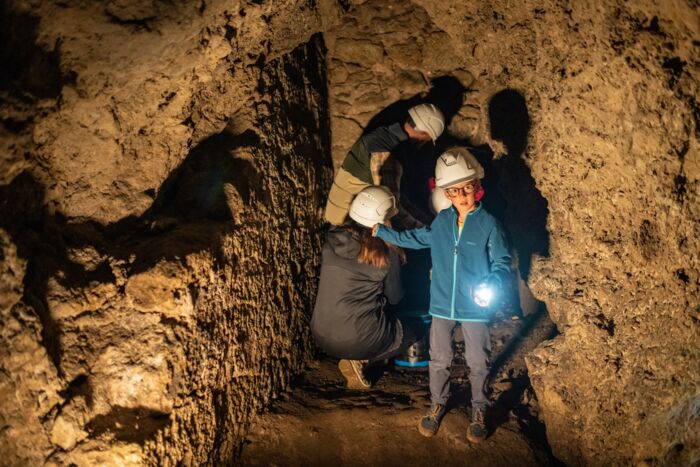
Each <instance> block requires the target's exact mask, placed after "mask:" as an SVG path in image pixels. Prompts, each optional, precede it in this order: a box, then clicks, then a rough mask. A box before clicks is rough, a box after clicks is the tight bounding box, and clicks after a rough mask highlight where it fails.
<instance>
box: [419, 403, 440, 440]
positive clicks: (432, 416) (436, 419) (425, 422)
mask: <svg viewBox="0 0 700 467" xmlns="http://www.w3.org/2000/svg"><path fill="white" fill-rule="evenodd" d="M444 416H445V406H444V405H443V404H432V405H431V406H430V412H428V414H427V415H425V416H424V417H423V418H421V419H420V423H418V432H419V433H420V434H422V435H423V436H425V437H426V438H430V437H431V436H435V433H437V431H438V428H440V422H441V421H442V417H444Z"/></svg>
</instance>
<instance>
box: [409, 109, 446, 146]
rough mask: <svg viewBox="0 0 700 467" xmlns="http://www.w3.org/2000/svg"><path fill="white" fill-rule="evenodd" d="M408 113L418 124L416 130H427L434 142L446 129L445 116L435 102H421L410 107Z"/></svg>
mask: <svg viewBox="0 0 700 467" xmlns="http://www.w3.org/2000/svg"><path fill="white" fill-rule="evenodd" d="M408 115H410V116H411V119H413V123H415V124H416V130H418V131H425V132H426V133H428V134H429V135H430V138H431V139H432V140H433V143H434V142H435V140H436V139H438V137H439V136H440V135H441V134H442V132H443V131H444V130H445V117H444V116H443V115H442V112H441V111H440V109H438V108H437V107H435V106H434V105H433V104H419V105H417V106H415V107H411V108H410V109H408Z"/></svg>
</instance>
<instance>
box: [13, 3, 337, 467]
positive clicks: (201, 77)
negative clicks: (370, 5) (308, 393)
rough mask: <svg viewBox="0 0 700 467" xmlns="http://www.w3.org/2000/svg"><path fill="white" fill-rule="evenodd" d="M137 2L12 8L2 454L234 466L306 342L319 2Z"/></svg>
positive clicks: (322, 168) (321, 174)
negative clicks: (15, 52) (258, 414)
mask: <svg viewBox="0 0 700 467" xmlns="http://www.w3.org/2000/svg"><path fill="white" fill-rule="evenodd" d="M135 4H136V2H123V1H114V2H106V3H104V4H95V3H90V2H88V3H84V2H82V3H78V2H76V3H75V4H73V3H71V2H57V3H56V4H54V3H48V2H44V3H41V4H38V3H37V4H36V5H34V6H32V5H17V4H3V6H2V9H3V16H2V22H3V24H14V22H17V21H19V23H17V24H19V25H24V26H25V27H29V26H32V27H34V29H31V28H30V30H29V31H24V32H22V34H20V32H18V31H17V29H18V28H19V26H15V27H14V28H11V31H10V32H7V31H6V30H4V31H3V32H2V34H7V35H8V36H11V37H14V36H13V34H15V35H17V37H19V39H16V42H17V44H18V45H21V46H22V47H23V48H24V49H23V50H24V51H23V52H22V53H20V54H19V55H20V57H19V58H17V59H13V60H14V61H11V64H12V65H13V66H14V67H15V69H14V70H13V73H12V74H5V73H4V72H3V74H2V76H0V78H2V80H0V84H2V86H1V89H0V91H2V92H1V94H2V99H3V100H2V102H3V105H2V110H3V113H2V119H3V120H2V123H3V125H2V129H3V130H2V131H3V132H4V133H3V146H2V148H3V149H4V151H3V154H2V158H1V159H0V160H1V161H2V164H3V171H2V173H3V179H2V185H0V246H1V247H2V256H1V258H2V262H1V265H2V267H1V268H0V274H1V275H2V278H1V279H2V280H0V284H2V285H0V311H1V313H2V314H1V315H0V320H1V322H2V333H1V334H0V340H1V342H0V344H1V346H0V347H2V351H1V352H0V353H1V355H0V368H1V369H2V371H0V391H1V393H2V397H1V398H0V424H1V426H2V430H1V433H0V454H1V455H2V456H3V461H2V463H3V465H40V464H43V463H46V464H48V465H115V466H117V465H118V466H123V465H143V464H158V465H176V464H177V465H203V464H216V465H221V464H226V463H228V462H230V461H231V459H232V457H233V456H235V453H236V450H237V449H238V445H239V443H240V440H241V439H242V434H243V433H245V431H246V427H247V425H248V423H249V421H250V419H251V417H252V416H253V415H254V413H255V411H256V410H258V409H259V408H260V407H261V406H262V405H263V404H265V403H266V401H268V400H269V398H270V397H273V396H274V395H275V394H276V393H277V392H278V391H279V390H280V389H281V388H283V387H285V386H286V384H287V383H288V381H289V379H290V378H291V377H292V376H293V375H294V374H296V373H298V372H299V371H300V369H301V368H302V367H303V365H304V363H305V361H306V360H307V359H308V356H309V353H310V350H311V340H310V336H309V332H308V326H307V321H308V315H309V310H310V309H311V304H312V300H313V297H314V290H315V287H316V283H317V276H316V271H317V259H318V254H319V250H320V236H319V227H320V222H319V215H318V212H319V208H320V207H321V206H322V205H323V199H322V198H323V194H324V192H325V191H326V190H327V187H328V184H329V182H330V174H331V172H330V165H331V163H330V141H329V134H330V128H329V116H328V114H327V107H326V102H327V94H326V93H327V91H326V75H325V68H326V67H325V47H324V45H323V40H322V38H321V37H320V36H313V37H312V33H313V32H314V31H315V30H318V29H319V28H320V27H321V15H320V13H319V11H321V10H322V9H323V8H325V7H318V8H312V7H311V6H309V5H304V4H297V3H294V2H290V3H288V4H279V5H276V6H275V8H274V9H273V8H272V7H271V6H270V5H256V4H250V5H247V4H241V5H236V6H235V8H233V6H229V7H228V8H226V5H225V4H224V2H221V3H220V4H216V3H214V4H212V3H204V2H202V3H198V4H197V5H194V4H193V3H192V4H190V3H187V4H185V5H181V6H177V7H176V6H173V5H169V6H167V7H165V6H164V4H162V3H160V2H152V3H143V2H138V6H137V7H134V5H135ZM332 7H333V6H332V5H329V6H328V8H331V10H332ZM229 9H230V12H229ZM324 17H326V18H332V17H333V15H332V11H330V13H329V12H327V13H325V14H324ZM292 22H293V24H294V27H292V24H291V23H292ZM27 25H29V26H27ZM297 26H298V28H297ZM36 37H38V39H37V43H36V44H37V45H36V46H35V45H34V39H35V38H36ZM21 39H25V40H27V41H28V42H23V41H22V40H21ZM12 44H14V42H11V44H10V45H12ZM299 44H301V45H299ZM0 49H2V54H3V55H2V56H3V58H8V57H11V56H12V53H11V52H10V51H8V50H7V47H5V45H3V46H2V47H0ZM242 51H245V52H242ZM47 56H48V57H50V58H51V60H48V59H46V60H44V61H42V58H45V57H47ZM8 60H9V58H8ZM36 63H39V65H42V64H43V65H42V66H43V68H42V66H38V65H36ZM46 63H48V65H51V66H53V68H51V70H52V71H54V72H55V73H54V75H50V76H49V75H48V74H47V75H46V76H44V78H46V79H47V80H48V81H50V80H51V79H54V78H55V80H56V82H55V83H54V82H50V83H49V84H52V83H53V84H52V85H53V87H51V86H49V85H48V84H46V83H43V82H42V81H41V78H40V77H36V74H37V72H41V71H46V69H47V67H48V65H46ZM44 65H45V66H44ZM49 68H50V67H49ZM27 77H34V78H35V79H36V80H38V81H39V85H34V84H33V83H31V82H25V81H26V80H25V81H23V80H22V79H20V78H27ZM41 86H43V87H44V88H47V89H49V90H50V91H51V93H48V91H47V92H44V90H45V89H44V88H42V87H41ZM20 104H21V105H20ZM5 136H7V139H5ZM5 168H7V170H5Z"/></svg>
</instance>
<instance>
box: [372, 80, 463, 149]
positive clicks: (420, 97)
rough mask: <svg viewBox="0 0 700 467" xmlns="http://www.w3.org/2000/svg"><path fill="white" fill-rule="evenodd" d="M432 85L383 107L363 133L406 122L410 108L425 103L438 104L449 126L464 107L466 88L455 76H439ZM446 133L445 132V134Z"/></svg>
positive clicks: (432, 81) (431, 82)
mask: <svg viewBox="0 0 700 467" xmlns="http://www.w3.org/2000/svg"><path fill="white" fill-rule="evenodd" d="M430 85H431V87H430V90H428V92H427V93H421V94H416V95H415V96H412V97H409V98H408V99H401V100H399V101H396V102H394V103H393V104H390V105H388V106H387V107H385V108H384V109H382V110H381V111H380V112H379V113H377V114H376V115H375V116H374V117H372V119H371V120H370V121H369V123H367V126H366V127H365V129H364V131H363V134H365V133H367V132H369V131H372V130H374V129H375V128H377V127H380V126H382V125H390V124H392V123H396V122H399V123H403V122H405V121H406V119H407V118H408V109H410V108H411V107H413V106H415V105H418V104H423V103H429V104H434V105H435V106H437V107H438V108H439V109H440V110H441V111H442V113H443V115H444V116H445V128H447V127H449V126H450V122H452V119H453V118H454V116H455V115H456V114H457V112H458V111H459V109H460V108H461V107H462V103H463V102H464V91H466V88H465V87H464V85H463V84H462V83H461V82H460V81H459V80H458V79H457V78H455V77H453V76H438V77H436V78H433V79H432V80H431V81H430ZM445 134H446V133H443V135H445Z"/></svg>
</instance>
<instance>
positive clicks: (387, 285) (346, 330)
mask: <svg viewBox="0 0 700 467" xmlns="http://www.w3.org/2000/svg"><path fill="white" fill-rule="evenodd" d="M395 212H396V200H395V198H394V196H393V195H392V194H391V192H389V190H387V189H386V188H384V187H380V186H371V187H367V188H365V189H363V190H362V191H361V192H360V193H358V194H357V196H356V197H355V198H354V199H353V201H352V203H351V205H350V211H349V217H350V219H349V220H347V221H346V222H345V223H344V224H343V225H342V226H338V227H332V228H331V229H330V231H329V232H328V236H327V239H326V243H325V245H324V247H323V256H322V262H321V279H320V283H319V287H318V295H317V297H316V305H315V307H314V312H313V317H312V319H311V331H312V333H313V336H314V339H315V341H316V343H317V345H318V346H319V347H320V348H321V349H323V351H325V352H326V353H327V354H329V355H331V356H333V357H336V358H341V359H342V360H341V361H340V363H339V367H340V371H341V373H342V374H343V376H344V377H345V378H346V379H347V380H348V385H349V386H353V387H358V386H359V387H363V388H368V387H370V386H371V382H370V381H369V380H368V379H367V376H366V374H365V368H366V366H367V365H368V364H371V363H373V362H379V361H383V360H385V359H388V358H392V357H394V356H396V355H398V354H400V353H403V352H404V351H405V350H406V349H407V348H408V347H409V346H410V345H411V344H413V343H414V342H415V341H416V340H417V337H416V335H415V334H416V333H415V332H414V331H413V330H412V329H410V328H409V326H407V325H404V323H402V322H401V321H400V320H399V319H397V318H396V316H394V315H393V314H392V313H390V312H389V311H387V310H386V309H385V305H386V304H387V303H390V304H392V305H394V304H396V303H398V302H399V300H401V298H402V296H403V288H402V285H401V264H402V263H403V262H405V255H404V253H403V251H402V250H401V249H400V248H397V247H395V246H393V245H388V244H387V243H385V242H384V241H383V240H380V239H379V238H374V237H372V231H371V227H372V226H374V225H375V224H384V223H385V222H387V221H388V219H389V218H390V217H391V216H392V215H393V214H394V213H395Z"/></svg>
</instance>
